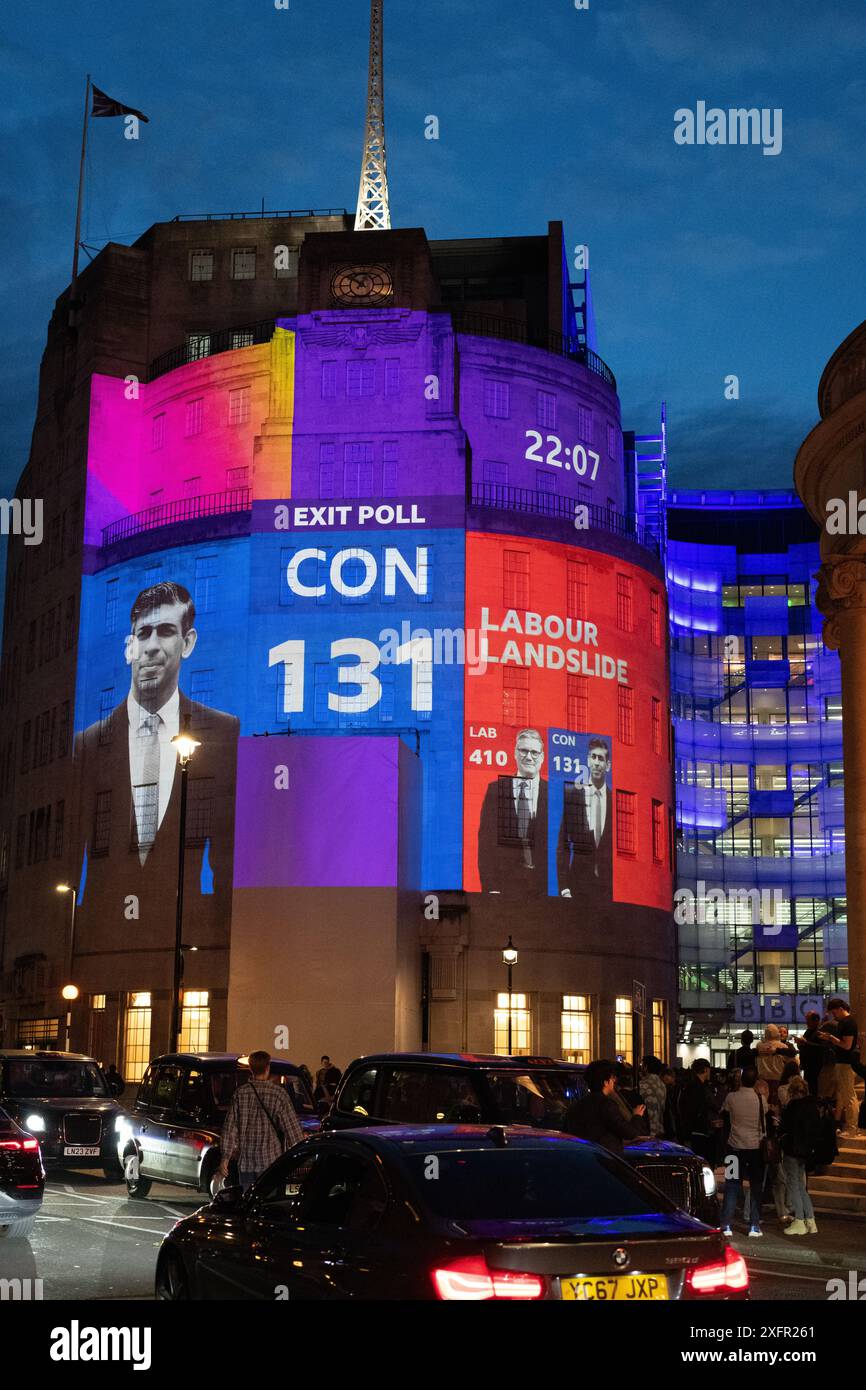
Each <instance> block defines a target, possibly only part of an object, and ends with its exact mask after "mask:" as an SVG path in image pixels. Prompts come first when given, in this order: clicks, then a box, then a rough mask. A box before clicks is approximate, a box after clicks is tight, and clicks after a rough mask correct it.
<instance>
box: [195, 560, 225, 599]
mask: <svg viewBox="0 0 866 1390" xmlns="http://www.w3.org/2000/svg"><path fill="white" fill-rule="evenodd" d="M218 569H219V556H217V555H197V556H196V561H195V585H194V594H193V602H194V603H195V609H196V612H197V613H212V612H213V610H214V607H215V605H216V595H217V584H218V582H219V581H218V577H217V576H218Z"/></svg>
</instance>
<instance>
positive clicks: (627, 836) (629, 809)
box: [616, 791, 637, 855]
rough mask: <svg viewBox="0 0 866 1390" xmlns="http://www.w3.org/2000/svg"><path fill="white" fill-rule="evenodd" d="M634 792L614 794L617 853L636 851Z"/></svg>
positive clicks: (635, 798)
mask: <svg viewBox="0 0 866 1390" xmlns="http://www.w3.org/2000/svg"><path fill="white" fill-rule="evenodd" d="M636 802H637V797H636V796H635V794H634V792H622V791H618V792H617V794H616V848H617V853H618V854H630V855H634V854H636V853H637V825H636V816H635V803H636Z"/></svg>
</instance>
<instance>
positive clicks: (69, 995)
mask: <svg viewBox="0 0 866 1390" xmlns="http://www.w3.org/2000/svg"><path fill="white" fill-rule="evenodd" d="M56 888H57V892H58V893H71V894H72V916H71V921H70V926H69V949H68V950H67V952H66V978H67V980H69V981H70V983H69V984H68V985H64V986H63V989H62V990H61V991H60V992H61V995H62V996H63V998H64V999H65V1000H66V1002H67V1003H68V1004H69V1005H71V1004H72V1001H73V999H77V998H78V986H77V985H74V984H72V983H71V981H72V957H73V955H74V953H75V909H76V907H77V906H78V890H77V889H76V888H73V887H72V884H71V883H58V884H57V885H56ZM71 1030H72V1009H71V1007H70V1008H68V1009H67V1010H66V1051H67V1052H68V1051H69V1035H70V1033H71Z"/></svg>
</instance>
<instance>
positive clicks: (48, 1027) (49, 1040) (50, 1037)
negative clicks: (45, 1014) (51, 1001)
mask: <svg viewBox="0 0 866 1390" xmlns="http://www.w3.org/2000/svg"><path fill="white" fill-rule="evenodd" d="M17 1029H18V1046H19V1047H45V1046H46V1045H47V1046H49V1047H56V1046H57V1043H58V1040H59V1038H60V1019H59V1018H19V1020H18V1024H17Z"/></svg>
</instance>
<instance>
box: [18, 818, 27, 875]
mask: <svg viewBox="0 0 866 1390" xmlns="http://www.w3.org/2000/svg"><path fill="white" fill-rule="evenodd" d="M26 843H27V817H26V816H19V817H18V821H17V824H16V826H15V867H16V869H23V868H24V847H25V845H26Z"/></svg>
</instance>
